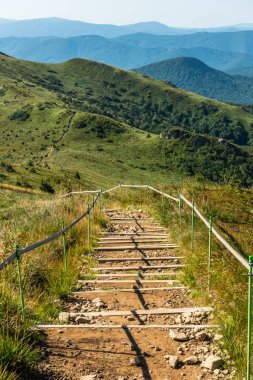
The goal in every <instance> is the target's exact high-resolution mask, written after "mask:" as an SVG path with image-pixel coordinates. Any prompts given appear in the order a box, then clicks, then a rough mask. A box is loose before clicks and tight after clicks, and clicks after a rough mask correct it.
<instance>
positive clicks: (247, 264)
mask: <svg viewBox="0 0 253 380" xmlns="http://www.w3.org/2000/svg"><path fill="white" fill-rule="evenodd" d="M119 188H129V189H131V188H132V189H148V190H151V191H153V192H155V193H157V194H160V195H161V196H163V197H165V198H168V199H171V200H172V201H174V202H177V203H178V205H179V221H180V226H181V223H182V201H183V202H184V203H185V204H186V205H187V206H188V207H190V209H191V211H192V234H191V236H192V238H191V240H192V248H193V247H194V228H195V216H197V217H198V218H199V219H200V220H201V221H202V222H203V223H204V225H205V226H206V227H207V228H208V231H209V252H208V272H209V275H210V270H211V259H212V236H213V235H214V236H215V237H216V238H217V239H218V240H219V242H220V243H221V244H222V245H223V246H224V247H225V248H226V249H227V250H228V251H229V252H230V253H231V254H232V255H233V256H234V258H235V259H236V260H237V261H238V262H239V263H240V264H241V265H243V267H244V268H245V269H247V271H248V274H249V281H248V341H247V380H250V372H251V366H250V361H251V316H252V276H253V274H252V272H253V270H252V269H253V256H249V261H247V260H246V259H245V258H244V257H243V256H242V255H241V254H240V253H239V252H237V251H236V250H235V249H234V248H233V247H232V246H231V245H230V244H229V243H228V242H227V241H226V240H225V239H224V238H223V237H222V236H221V235H220V234H219V233H218V231H217V230H216V229H215V228H214V227H213V223H212V217H210V220H209V221H208V220H207V219H206V218H205V217H204V216H203V215H202V213H201V212H200V211H199V210H198V208H197V207H196V206H195V203H194V202H190V201H189V200H188V199H187V198H186V197H185V196H184V195H182V194H180V193H179V197H178V198H176V197H174V196H172V195H170V194H167V193H164V192H162V191H160V190H158V189H156V188H154V187H151V186H149V185H126V184H124V185H123V184H122V185H117V186H114V187H112V188H110V189H108V190H94V191H93V190H85V191H75V192H71V193H68V194H65V195H62V196H61V198H65V197H69V196H72V195H80V194H93V202H92V203H91V205H89V204H88V209H87V210H86V211H85V212H84V213H83V214H82V215H81V216H79V217H78V218H77V219H75V220H74V221H73V222H72V223H70V224H69V225H68V226H66V227H64V225H63V228H62V229H61V230H60V231H58V232H56V233H55V234H53V235H51V236H49V237H47V238H46V239H44V240H42V241H40V242H37V243H34V244H32V245H30V246H28V247H26V248H23V249H20V248H19V247H18V246H16V251H15V252H14V253H12V254H11V255H10V256H9V257H8V258H7V259H6V260H5V261H4V262H2V263H1V264H0V271H1V270H3V269H4V268H5V267H7V266H8V265H9V264H10V263H11V262H12V261H14V260H15V259H17V263H18V273H19V285H20V295H21V304H22V311H23V317H24V320H25V308H24V294H23V289H22V281H21V273H20V256H21V255H23V254H25V253H27V252H30V251H33V250H35V249H36V248H39V247H41V246H43V245H45V244H48V243H50V242H52V241H53V240H56V239H58V238H59V237H60V236H65V233H66V232H67V231H69V230H70V229H71V228H73V227H74V226H75V225H76V224H77V223H79V222H80V221H81V220H82V219H83V218H85V217H86V216H87V215H88V235H89V234H90V212H91V210H92V209H93V208H94V207H95V204H96V202H97V201H98V199H99V201H100V218H102V195H103V194H108V193H110V192H113V191H115V190H117V189H119ZM95 194H97V196H96V198H94V195H95ZM93 212H94V211H93ZM88 242H89V253H90V236H88ZM64 247H65V240H64ZM65 249H66V248H64V250H65ZM66 268H67V266H66ZM208 288H209V280H208Z"/></svg>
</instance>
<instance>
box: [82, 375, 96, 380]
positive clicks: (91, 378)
mask: <svg viewBox="0 0 253 380" xmlns="http://www.w3.org/2000/svg"><path fill="white" fill-rule="evenodd" d="M96 378H97V375H85V376H81V377H80V380H96Z"/></svg>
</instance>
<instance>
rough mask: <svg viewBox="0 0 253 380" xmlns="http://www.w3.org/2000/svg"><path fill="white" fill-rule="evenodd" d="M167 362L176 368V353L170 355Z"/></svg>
mask: <svg viewBox="0 0 253 380" xmlns="http://www.w3.org/2000/svg"><path fill="white" fill-rule="evenodd" d="M169 364H170V366H171V368H176V367H177V365H178V357H177V356H176V355H170V358H169Z"/></svg>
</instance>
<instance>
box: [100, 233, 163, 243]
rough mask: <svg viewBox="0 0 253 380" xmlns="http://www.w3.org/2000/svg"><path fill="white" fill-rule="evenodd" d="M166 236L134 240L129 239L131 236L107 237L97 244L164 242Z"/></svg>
mask: <svg viewBox="0 0 253 380" xmlns="http://www.w3.org/2000/svg"><path fill="white" fill-rule="evenodd" d="M167 238H168V237H167V235H162V236H155V237H153V236H150V237H149V236H147V237H145V236H144V237H140V236H137V237H136V238H135V237H131V236H129V237H128V236H127V237H124V236H122V237H121V236H119V237H107V238H100V240H99V242H100V241H102V242H108V243H110V242H117V241H126V242H142V241H152V242H153V241H156V240H159V241H164V240H165V239H167Z"/></svg>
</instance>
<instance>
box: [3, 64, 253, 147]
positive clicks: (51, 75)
mask: <svg viewBox="0 0 253 380" xmlns="http://www.w3.org/2000/svg"><path fill="white" fill-rule="evenodd" d="M0 72H1V74H2V75H5V76H6V77H10V78H12V79H14V80H17V79H18V78H19V79H21V80H23V81H29V82H31V83H34V84H36V85H39V86H43V87H44V88H46V89H50V90H51V91H53V92H55V93H57V96H58V97H60V98H61V99H62V100H63V101H64V102H65V103H67V104H69V106H72V107H75V108H77V109H80V110H82V111H89V112H92V113H93V112H94V113H99V114H103V115H105V116H110V117H113V118H114V119H115V120H118V121H120V122H123V123H127V124H128V125H130V126H134V127H136V128H140V129H145V130H148V131H150V132H155V133H159V132H161V131H162V130H163V129H164V128H166V127H170V126H178V127H184V128H187V129H189V130H193V131H195V132H198V133H209V134H211V135H215V136H221V137H224V138H227V139H230V140H232V141H234V142H237V143H240V144H246V143H247V142H248V141H249V136H248V135H247V132H245V131H248V132H249V133H252V124H253V117H252V114H251V113H250V112H247V111H245V110H244V109H243V108H242V107H235V106H231V105H227V104H223V103H219V102H216V101H212V100H209V99H206V98H204V97H201V96H198V95H195V94H192V93H188V92H186V91H182V90H179V89H177V88H175V87H173V86H172V85H170V84H168V83H164V82H159V81H155V80H152V79H150V78H146V77H144V76H142V75H141V74H136V73H133V72H127V71H124V70H120V69H117V68H113V67H111V66H107V65H103V64H99V63H95V62H91V61H86V60H80V59H75V60H72V61H69V62H66V63H63V64H58V65H43V64H35V63H32V62H26V61H18V60H13V59H11V58H7V57H2V59H0ZM237 125H241V127H240V131H239V132H238V130H236V128H235V127H236V126H237ZM235 130H236V131H235Z"/></svg>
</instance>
